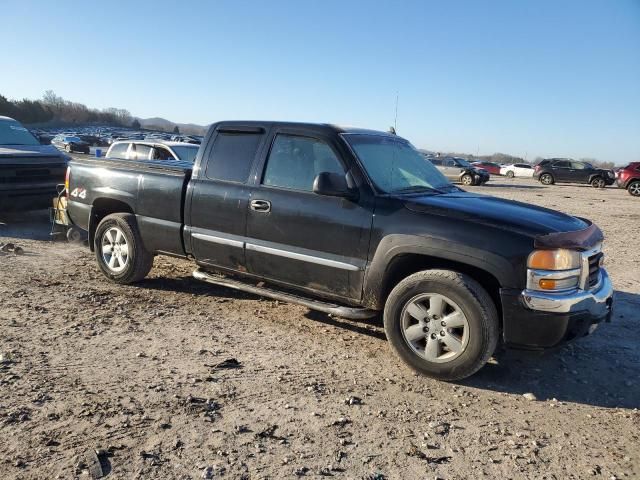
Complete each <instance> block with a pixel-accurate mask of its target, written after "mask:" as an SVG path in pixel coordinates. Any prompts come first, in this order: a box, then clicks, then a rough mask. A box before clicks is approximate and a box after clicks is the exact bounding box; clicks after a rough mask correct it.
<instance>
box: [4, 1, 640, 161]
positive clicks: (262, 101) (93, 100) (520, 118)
mask: <svg viewBox="0 0 640 480" xmlns="http://www.w3.org/2000/svg"><path fill="white" fill-rule="evenodd" d="M0 15H1V19H0V22H1V24H2V43H3V49H2V50H3V52H2V56H1V58H2V71H3V73H2V75H0V94H3V95H5V96H7V97H9V98H23V97H28V98H39V97H41V96H42V94H43V92H44V91H45V90H48V89H52V90H54V91H55V92H56V93H57V94H58V95H61V96H63V97H65V98H67V99H70V100H74V101H78V102H82V103H85V104H87V105H88V106H92V107H98V108H105V107H111V106H113V107H119V108H126V109H128V110H129V111H131V113H132V114H134V115H136V116H140V117H152V116H161V117H165V118H168V119H170V120H173V121H176V122H193V123H199V124H208V123H211V122H214V121H217V120H224V119H276V120H296V121H314V122H331V123H340V124H347V125H357V126H363V127H369V128H376V129H384V130H386V129H387V128H388V127H389V126H390V125H392V124H393V118H394V105H395V100H396V93H398V95H399V107H398V133H399V134H401V135H402V136H404V137H406V138H409V139H410V140H411V141H412V142H413V143H414V144H415V145H416V146H418V147H423V148H429V149H433V150H441V151H459V152H470V153H476V152H479V153H480V154H486V153H494V152H498V151H499V152H505V153H511V154H515V155H521V156H524V155H527V157H528V158H529V159H533V158H534V157H536V156H571V157H577V158H581V157H595V158H598V159H600V160H611V161H614V162H616V163H624V162H628V161H633V160H640V0H615V1H606V0H602V1H545V0H535V1H533V0H531V1H528V2H525V1H483V0H477V1H472V0H469V1H452V2H444V1H437V2H436V1H433V2H429V1H419V0H418V1H397V2H389V1H367V2H364V1H353V2H351V1H346V0H345V1H333V0H323V1H311V0H309V1H293V0H291V1H283V0H282V1H281V0H271V1H268V2H258V1H254V2H249V1H203V2H195V1H193V2H179V3H177V2H175V1H174V2H164V1H153V2H142V1H140V2H131V3H129V2H126V3H125V2H109V1H103V2H80V1H77V2H64V1H57V2H51V1H35V0H34V1H29V0H27V1H22V0H5V1H4V2H3V5H2V10H1V13H0Z"/></svg>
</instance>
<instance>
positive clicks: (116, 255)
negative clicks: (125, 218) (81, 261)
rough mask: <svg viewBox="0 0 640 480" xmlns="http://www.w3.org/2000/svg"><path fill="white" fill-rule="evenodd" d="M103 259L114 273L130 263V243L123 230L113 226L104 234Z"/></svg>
mask: <svg viewBox="0 0 640 480" xmlns="http://www.w3.org/2000/svg"><path fill="white" fill-rule="evenodd" d="M101 243H102V260H103V261H104V264H105V265H106V266H107V267H108V268H109V270H111V271H112V272H114V273H120V272H122V271H123V270H124V269H125V268H127V265H128V263H129V244H128V243H127V238H126V237H125V235H124V233H123V232H122V230H120V229H119V228H118V227H111V228H108V229H107V230H105V232H104V233H103V234H102V241H101Z"/></svg>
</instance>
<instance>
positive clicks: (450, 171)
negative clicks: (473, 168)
mask: <svg viewBox="0 0 640 480" xmlns="http://www.w3.org/2000/svg"><path fill="white" fill-rule="evenodd" d="M442 167H443V169H442V173H444V175H445V177H447V178H448V179H449V180H451V181H454V182H457V181H459V180H460V170H461V169H460V167H458V166H457V165H456V162H455V161H454V160H453V158H445V159H444V160H442Z"/></svg>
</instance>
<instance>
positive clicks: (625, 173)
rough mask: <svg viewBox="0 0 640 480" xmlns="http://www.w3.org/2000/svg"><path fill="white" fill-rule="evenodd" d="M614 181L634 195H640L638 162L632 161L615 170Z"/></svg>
mask: <svg viewBox="0 0 640 480" xmlns="http://www.w3.org/2000/svg"><path fill="white" fill-rule="evenodd" d="M616 183H617V184H618V186H619V187H620V188H626V189H627V191H628V192H629V193H630V194H631V195H633V196H634V197H640V162H632V163H630V164H629V165H627V166H626V167H622V168H619V169H618V170H617V171H616Z"/></svg>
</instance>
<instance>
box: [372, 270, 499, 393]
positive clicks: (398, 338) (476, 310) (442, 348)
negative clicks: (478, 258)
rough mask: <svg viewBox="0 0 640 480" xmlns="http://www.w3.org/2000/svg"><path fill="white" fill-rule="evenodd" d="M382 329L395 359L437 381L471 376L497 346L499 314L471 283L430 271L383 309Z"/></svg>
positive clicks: (408, 282)
mask: <svg viewBox="0 0 640 480" xmlns="http://www.w3.org/2000/svg"><path fill="white" fill-rule="evenodd" d="M384 328H385V333H386V335H387V339H388V340H389V343H390V344H391V347H392V348H393V350H394V352H395V353H396V355H397V356H398V357H399V358H400V359H401V360H402V361H403V362H405V363H406V364H408V365H409V366H410V367H411V368H412V369H414V370H415V371H417V372H419V373H422V374H424V375H426V376H429V377H432V378H437V379H439V380H445V381H453V380H460V379H463V378H466V377H469V376H471V375H473V374H474V373H475V372H477V371H478V370H479V369H480V368H482V367H483V366H484V364H485V363H486V362H487V360H489V358H490V357H491V355H493V352H494V351H495V349H496V345H497V343H498V330H499V326H498V313H497V310H496V306H495V304H494V303H493V300H491V297H490V296H489V294H488V293H487V292H486V290H484V288H482V286H480V284H478V282H476V281H475V280H473V279H472V278H470V277H468V276H467V275H464V274H462V273H458V272H453V271H450V270H426V271H423V272H418V273H414V274H413V275H410V276H409V277H407V278H405V279H404V280H402V281H401V282H400V283H399V284H398V285H396V287H395V288H394V289H393V290H392V291H391V293H390V294H389V297H388V298H387V302H386V304H385V309H384Z"/></svg>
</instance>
